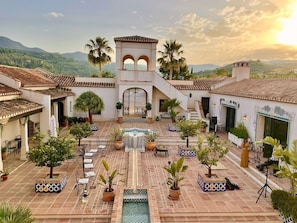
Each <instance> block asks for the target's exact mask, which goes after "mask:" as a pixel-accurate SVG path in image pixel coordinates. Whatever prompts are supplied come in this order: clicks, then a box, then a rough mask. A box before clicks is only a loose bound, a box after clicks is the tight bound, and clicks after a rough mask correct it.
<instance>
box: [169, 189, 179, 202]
mask: <svg viewBox="0 0 297 223" xmlns="http://www.w3.org/2000/svg"><path fill="white" fill-rule="evenodd" d="M179 195H180V190H172V189H170V190H169V196H168V198H169V199H171V200H178V199H179Z"/></svg>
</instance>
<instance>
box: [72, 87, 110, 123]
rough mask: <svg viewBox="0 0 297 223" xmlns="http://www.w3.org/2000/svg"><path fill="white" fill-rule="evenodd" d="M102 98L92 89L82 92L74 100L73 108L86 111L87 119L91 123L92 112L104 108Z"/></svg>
mask: <svg viewBox="0 0 297 223" xmlns="http://www.w3.org/2000/svg"><path fill="white" fill-rule="evenodd" d="M104 107H105V105H104V102H103V100H102V99H101V98H100V97H99V96H98V95H97V94H95V93H94V92H93V91H86V92H84V93H82V94H81V95H80V96H79V97H78V98H77V99H76V100H75V104H74V108H75V109H76V110H78V111H85V112H88V120H89V121H90V123H91V124H93V117H92V114H93V113H98V112H101V111H102V110H104Z"/></svg>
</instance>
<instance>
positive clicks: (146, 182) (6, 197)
mask: <svg viewBox="0 0 297 223" xmlns="http://www.w3.org/2000/svg"><path fill="white" fill-rule="evenodd" d="M168 124H170V121H169V120H161V121H159V122H154V123H153V124H147V123H144V122H131V121H126V122H124V123H123V124H121V125H119V124H117V123H116V122H98V123H96V125H98V126H99V130H98V131H96V132H94V134H93V135H92V136H91V137H90V138H91V139H92V140H94V141H96V143H99V144H106V138H107V136H108V132H109V130H110V129H111V128H113V127H115V126H120V127H122V128H132V127H136V128H145V129H148V128H149V129H152V130H154V131H157V132H158V133H159V135H160V137H159V139H158V140H159V141H160V143H161V141H162V143H165V144H166V142H167V143H168V144H169V145H168V146H167V148H168V150H169V156H167V157H165V156H164V155H163V154H160V155H159V154H158V155H157V156H154V154H153V152H151V151H146V152H144V153H141V155H140V157H139V159H138V160H139V163H138V169H139V175H140V176H141V177H140V179H139V183H138V188H147V189H149V191H152V192H153V198H152V201H151V205H153V207H152V210H151V211H153V212H154V217H153V218H151V222H152V223H155V222H156V223H157V222H213V223H215V222H270V223H271V222H282V220H281V219H280V217H279V212H278V211H276V210H274V209H273V208H272V204H271V199H270V193H269V192H267V196H266V197H265V196H264V193H263V194H262V195H263V196H260V197H259V193H258V191H259V189H261V187H262V186H263V185H264V183H265V173H262V172H259V171H258V170H257V169H256V168H255V166H256V165H257V164H258V163H257V162H255V159H254V158H255V155H256V154H255V153H254V152H250V154H249V160H250V162H249V167H248V168H242V167H240V166H239V163H240V158H239V157H240V148H237V147H236V146H235V145H232V144H229V148H230V152H229V153H228V154H227V155H226V157H224V158H223V159H221V160H220V165H219V166H218V167H217V168H214V170H213V173H216V174H218V175H220V176H222V177H228V178H229V179H230V180H231V182H232V183H236V184H238V185H239V187H240V190H233V191H231V190H227V191H225V192H203V191H202V190H201V188H200V187H199V185H198V183H197V174H198V172H200V173H201V172H202V173H206V172H207V169H206V168H205V167H204V166H202V165H201V164H200V163H199V161H198V160H197V158H196V157H187V158H185V163H184V164H185V165H188V166H189V169H188V171H187V172H185V174H184V176H185V180H184V181H182V183H181V184H182V186H181V197H180V199H179V200H177V201H173V200H170V199H168V193H169V191H168V190H169V188H168V185H166V179H167V173H166V172H165V170H164V169H163V166H165V165H167V163H168V161H174V160H177V159H179V155H178V154H177V149H178V144H179V143H181V139H180V137H179V135H178V133H176V132H170V131H168V129H167V128H168ZM63 131H66V130H65V129H64V130H63ZM202 134H205V133H202ZM218 137H219V138H221V139H226V137H227V135H226V133H218ZM175 142H176V143H175ZM193 142H195V139H191V143H192V144H195V143H193ZM102 159H105V160H106V161H107V162H108V163H109V165H110V168H111V169H114V168H117V169H118V170H119V171H120V172H121V173H122V174H123V175H122V176H120V177H118V178H116V179H115V184H116V185H115V189H116V196H118V194H119V193H121V191H122V190H123V188H127V182H128V181H129V177H130V175H129V170H130V165H131V163H129V153H128V152H124V150H114V149H113V148H112V146H107V150H106V153H105V154H99V155H98V156H96V157H95V158H94V164H95V166H94V171H95V172H96V173H97V174H99V173H103V167H102V165H101V160H102ZM4 166H5V168H9V170H10V171H11V173H10V175H9V179H8V180H7V181H3V182H0V191H1V194H0V200H1V202H7V203H10V204H21V205H23V206H26V207H29V208H30V210H31V211H32V213H33V215H34V217H35V218H36V222H37V223H43V222H44V223H58V222H64V223H66V222H68V223H78V222H87V223H88V222H90V223H91V222H93V223H95V222H106V223H107V222H121V220H120V219H121V216H119V215H121V212H120V211H119V210H121V208H119V206H121V204H122V201H119V200H118V199H116V200H115V201H114V202H110V203H107V202H103V201H102V193H103V189H104V188H103V187H102V186H101V185H99V184H97V185H96V188H95V189H89V190H88V193H89V196H88V202H87V203H82V201H81V196H80V193H79V195H77V190H76V189H75V187H74V186H75V183H76V177H75V174H76V172H78V173H79V174H80V176H82V161H81V158H80V157H78V158H77V159H74V160H72V161H71V162H67V163H64V164H63V165H62V166H60V167H57V168H54V172H67V176H68V182H67V184H66V186H65V188H64V189H63V191H62V192H60V193H35V191H34V184H35V179H36V178H37V177H38V176H40V175H46V174H47V173H49V169H48V168H45V167H44V168H41V167H35V166H34V164H33V163H31V162H23V161H20V160H18V155H16V156H15V155H13V154H10V155H9V157H8V159H7V160H5V161H4ZM130 174H131V173H130ZM122 179H124V180H125V181H124V182H121V181H120V180H122ZM268 179H269V181H268V183H269V185H270V186H271V187H272V189H278V188H284V189H287V190H288V189H289V188H288V187H289V183H288V182H287V181H286V179H279V178H276V177H274V176H273V175H271V174H269V176H268ZM149 193H150V192H149ZM258 198H259V199H258ZM257 199H258V202H257V203H256V201H257ZM149 202H150V201H149Z"/></svg>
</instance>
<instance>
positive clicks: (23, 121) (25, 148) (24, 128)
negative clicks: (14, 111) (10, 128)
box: [19, 116, 29, 160]
mask: <svg viewBox="0 0 297 223" xmlns="http://www.w3.org/2000/svg"><path fill="white" fill-rule="evenodd" d="M19 121H20V125H21V139H22V147H21V158H20V159H21V160H26V159H27V152H29V145H28V116H26V117H23V118H20V119H19Z"/></svg>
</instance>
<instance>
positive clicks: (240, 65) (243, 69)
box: [232, 61, 251, 81]
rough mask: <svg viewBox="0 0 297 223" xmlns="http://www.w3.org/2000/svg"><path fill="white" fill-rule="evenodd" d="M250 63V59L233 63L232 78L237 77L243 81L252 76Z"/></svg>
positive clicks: (237, 79)
mask: <svg viewBox="0 0 297 223" xmlns="http://www.w3.org/2000/svg"><path fill="white" fill-rule="evenodd" d="M250 73H251V69H250V63H249V62H248V61H240V62H235V63H233V68H232V78H236V81H241V80H244V79H249V78H250Z"/></svg>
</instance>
